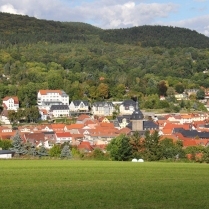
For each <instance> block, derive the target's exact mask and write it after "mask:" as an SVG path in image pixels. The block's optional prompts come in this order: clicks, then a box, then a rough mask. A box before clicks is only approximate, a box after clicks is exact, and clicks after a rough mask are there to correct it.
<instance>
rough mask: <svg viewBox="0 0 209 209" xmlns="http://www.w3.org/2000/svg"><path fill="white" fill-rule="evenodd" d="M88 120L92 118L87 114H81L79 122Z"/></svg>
mask: <svg viewBox="0 0 209 209" xmlns="http://www.w3.org/2000/svg"><path fill="white" fill-rule="evenodd" d="M86 118H90V116H89V115H86V114H81V115H79V116H78V118H77V121H83V120H84V119H86Z"/></svg>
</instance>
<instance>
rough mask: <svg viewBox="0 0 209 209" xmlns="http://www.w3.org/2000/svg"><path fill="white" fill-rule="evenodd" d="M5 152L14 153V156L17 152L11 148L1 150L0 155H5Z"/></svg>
mask: <svg viewBox="0 0 209 209" xmlns="http://www.w3.org/2000/svg"><path fill="white" fill-rule="evenodd" d="M4 154H12V156H13V155H14V154H15V151H11V150H0V155H4Z"/></svg>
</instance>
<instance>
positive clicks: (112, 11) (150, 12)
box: [0, 0, 209, 36]
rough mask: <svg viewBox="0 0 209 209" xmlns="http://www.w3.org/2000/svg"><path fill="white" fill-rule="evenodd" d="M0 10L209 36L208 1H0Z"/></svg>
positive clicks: (44, 17) (112, 27)
mask: <svg viewBox="0 0 209 209" xmlns="http://www.w3.org/2000/svg"><path fill="white" fill-rule="evenodd" d="M0 11H1V12H7V13H13V14H22V15H28V16H30V17H36V18H38V19H46V20H54V21H63V22H84V23H89V24H92V25H94V26H97V27H100V28H103V29H114V28H129V27H133V26H142V25H166V26H175V27H182V28H188V29H191V30H195V31H197V32H198V33H202V34H204V35H206V36H209V0H135V1H134V0H0ZM0 21H1V20H0Z"/></svg>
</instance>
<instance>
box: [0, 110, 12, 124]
mask: <svg viewBox="0 0 209 209" xmlns="http://www.w3.org/2000/svg"><path fill="white" fill-rule="evenodd" d="M0 121H1V123H2V124H8V125H9V124H10V120H9V118H8V110H6V109H4V110H3V111H2V112H1V115H0Z"/></svg>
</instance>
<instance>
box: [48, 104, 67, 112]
mask: <svg viewBox="0 0 209 209" xmlns="http://www.w3.org/2000/svg"><path fill="white" fill-rule="evenodd" d="M53 110H69V106H68V105H52V106H51V108H50V111H53Z"/></svg>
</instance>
